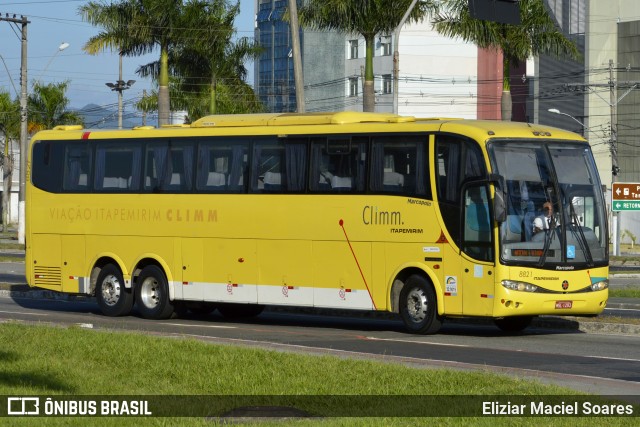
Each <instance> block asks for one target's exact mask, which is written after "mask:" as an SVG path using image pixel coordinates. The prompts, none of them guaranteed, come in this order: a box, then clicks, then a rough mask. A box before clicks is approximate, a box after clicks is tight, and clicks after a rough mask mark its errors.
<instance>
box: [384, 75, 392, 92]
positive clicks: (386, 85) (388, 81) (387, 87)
mask: <svg viewBox="0 0 640 427" xmlns="http://www.w3.org/2000/svg"><path fill="white" fill-rule="evenodd" d="M382 93H391V74H383V75H382Z"/></svg>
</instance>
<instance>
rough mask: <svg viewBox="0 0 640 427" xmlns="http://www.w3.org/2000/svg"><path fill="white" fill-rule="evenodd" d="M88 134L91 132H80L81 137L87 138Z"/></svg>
mask: <svg viewBox="0 0 640 427" xmlns="http://www.w3.org/2000/svg"><path fill="white" fill-rule="evenodd" d="M89 135H91V132H84V133H83V134H82V139H89Z"/></svg>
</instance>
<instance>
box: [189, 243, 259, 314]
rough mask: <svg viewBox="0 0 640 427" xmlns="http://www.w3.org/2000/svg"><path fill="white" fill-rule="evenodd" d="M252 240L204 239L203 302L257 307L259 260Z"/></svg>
mask: <svg viewBox="0 0 640 427" xmlns="http://www.w3.org/2000/svg"><path fill="white" fill-rule="evenodd" d="M257 255H258V254H257V250H256V241H255V240H253V239H207V240H206V241H205V244H204V266H203V273H204V274H203V279H202V281H203V282H206V286H205V287H204V288H203V296H204V300H205V301H224V302H234V303H245V304H246V303H254V304H255V303H257V302H258V293H257V290H256V283H257V279H258V259H257Z"/></svg>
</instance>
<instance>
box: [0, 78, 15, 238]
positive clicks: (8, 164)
mask: <svg viewBox="0 0 640 427" xmlns="http://www.w3.org/2000/svg"><path fill="white" fill-rule="evenodd" d="M0 133H1V134H2V137H3V141H4V150H3V153H2V154H1V155H0V164H1V165H2V230H3V231H7V224H8V222H9V212H10V210H11V204H10V202H11V197H10V196H11V182H12V179H11V178H12V175H13V165H14V161H13V160H14V159H13V150H12V149H11V142H12V141H16V140H18V138H19V137H20V104H19V102H18V101H17V100H13V101H12V100H11V96H10V95H9V92H5V91H4V90H0Z"/></svg>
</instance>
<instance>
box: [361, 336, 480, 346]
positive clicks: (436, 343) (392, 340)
mask: <svg viewBox="0 0 640 427" xmlns="http://www.w3.org/2000/svg"><path fill="white" fill-rule="evenodd" d="M365 339H368V340H370V341H391V342H404V343H409V344H428V345H441V346H444V347H471V346H470V345H466V344H446V343H439V342H426V341H414V340H399V339H395V338H376V337H365Z"/></svg>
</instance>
